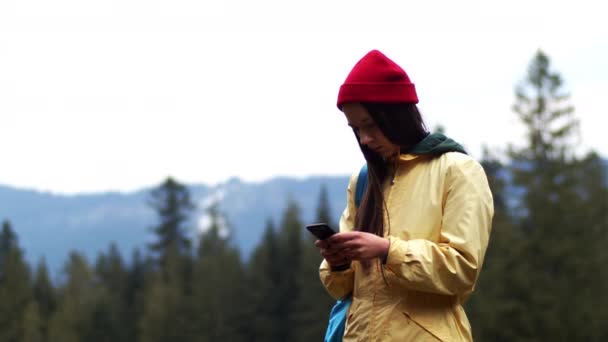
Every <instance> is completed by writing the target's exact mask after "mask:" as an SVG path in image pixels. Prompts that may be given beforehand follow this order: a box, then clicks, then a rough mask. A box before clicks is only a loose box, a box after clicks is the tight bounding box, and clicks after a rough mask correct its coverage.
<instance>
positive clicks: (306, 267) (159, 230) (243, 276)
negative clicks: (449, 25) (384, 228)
mask: <svg viewBox="0 0 608 342" xmlns="http://www.w3.org/2000/svg"><path fill="white" fill-rule="evenodd" d="M513 109H514V112H515V113H516V114H517V115H518V117H519V118H520V119H521V121H522V123H523V124H524V125H525V127H526V131H527V138H526V141H525V144H523V146H522V147H514V146H509V147H507V148H506V149H505V150H504V151H489V150H488V151H486V152H485V153H484V156H483V159H482V165H483V166H484V169H485V170H486V173H487V175H488V179H489V182H490V187H491V188H492V192H493V196H494V204H495V216H494V221H493V228H492V235H491V239H490V245H489V247H488V251H487V254H486V258H485V261H484V265H483V269H482V272H481V276H480V279H479V281H478V286H477V289H476V290H475V292H474V293H473V295H472V296H471V298H470V299H469V300H468V301H467V302H466V303H465V308H466V311H467V313H468V316H469V319H470V321H471V325H472V327H473V334H474V336H475V340H476V341H606V340H608V325H606V324H605V322H608V295H607V293H606V292H607V290H608V273H607V272H606V271H604V269H605V265H606V264H607V262H608V252H607V251H606V248H605V246H607V245H608V181H607V179H606V177H607V176H606V175H607V170H606V165H605V164H603V161H602V159H601V158H600V157H599V156H598V155H597V154H596V153H594V152H593V151H591V152H587V153H586V154H584V155H582V156H581V155H579V154H577V153H576V151H575V150H576V146H577V140H576V138H577V128H578V120H577V119H576V117H575V115H574V108H573V106H572V105H571V103H570V101H569V96H568V93H567V92H565V91H564V89H563V81H562V78H561V76H560V75H559V74H558V73H557V72H555V71H553V70H552V69H551V66H550V61H549V58H548V57H547V56H546V55H545V54H544V53H543V52H542V51H538V52H537V53H536V54H535V56H534V57H533V59H532V60H531V62H530V65H529V69H528V71H527V73H526V76H525V78H524V79H523V80H522V82H521V83H520V84H519V85H518V87H517V88H516V100H515V104H514V106H513ZM149 204H150V205H151V206H152V207H153V208H154V209H155V211H156V213H157V222H156V225H155V227H154V236H155V240H154V242H153V243H151V244H150V245H149V246H147V248H146V249H145V250H143V251H142V250H139V249H135V250H134V251H133V255H132V257H131V261H130V262H129V263H127V262H125V260H124V258H123V256H121V254H120V252H119V250H118V248H117V247H116V245H114V244H111V245H110V246H108V249H107V250H106V251H103V252H101V253H100V254H99V255H98V257H97V258H96V260H94V262H93V263H89V261H88V260H86V258H85V257H84V256H83V255H81V254H80V253H78V252H75V251H72V252H70V254H69V256H68V259H67V261H66V263H65V267H64V279H63V281H61V282H60V283H53V282H52V281H51V280H50V278H49V273H48V270H47V268H46V265H45V263H44V261H41V262H40V263H39V264H38V265H36V266H35V267H32V266H31V265H29V264H28V263H27V262H26V261H25V259H24V255H23V253H24V251H23V250H22V249H21V248H20V246H19V242H18V237H17V235H16V233H15V230H14V228H13V227H12V226H11V223H10V221H8V220H5V221H4V222H3V223H2V230H1V232H0V342H4V341H11V342H12V341H16V342H17V341H18V342H34V341H53V342H54V341H62V342H71V341H91V342H95V341H118V342H120V341H129V342H132V341H141V342H156V341H158V342H161V341H167V342H168V341H171V342H179V341H320V340H322V337H323V334H324V331H325V327H326V325H327V318H328V314H329V310H330V308H331V306H332V304H333V300H332V299H331V298H330V297H329V295H328V294H327V293H326V292H325V290H324V288H323V287H322V286H321V283H320V281H319V277H318V266H319V264H320V262H321V257H320V255H319V253H318V250H317V249H316V248H315V247H314V245H313V238H312V236H310V235H309V234H308V233H307V232H305V231H304V229H303V226H304V224H305V223H303V222H302V220H301V215H300V210H299V207H298V203H297V200H296V199H294V198H291V199H289V200H288V201H287V203H286V204H285V208H284V212H283V214H282V217H281V219H280V220H279V221H277V222H275V221H273V220H272V219H268V221H267V222H266V229H265V231H264V236H263V238H262V240H261V242H260V243H259V245H258V246H257V247H256V249H255V250H254V252H253V254H252V255H251V257H250V258H249V259H248V260H247V261H244V260H243V258H242V256H241V255H240V253H239V250H238V249H237V248H236V247H235V246H234V245H233V244H232V243H231V239H230V236H231V235H230V227H227V226H226V225H225V220H224V218H223V215H222V213H221V212H220V210H219V209H218V207H217V206H216V205H212V206H210V207H209V208H208V214H209V216H210V218H211V220H210V222H211V223H210V225H209V227H208V229H207V230H206V231H205V232H204V234H201V235H200V237H199V238H198V240H197V241H192V239H190V238H189V237H188V236H189V233H188V231H189V229H190V227H188V222H189V221H190V220H189V218H190V217H191V215H192V213H193V209H194V205H193V202H192V200H191V198H190V193H189V191H188V189H187V187H185V186H184V185H183V184H181V183H179V182H178V181H176V180H174V179H172V178H168V179H166V180H165V181H163V182H162V183H161V184H160V185H159V186H158V187H157V188H155V189H154V190H153V191H152V192H151V193H150V196H149ZM330 212H331V210H330V208H329V201H328V195H327V191H326V189H325V188H324V187H322V188H321V189H320V191H319V199H318V206H317V213H316V221H318V222H330V223H333V224H332V225H333V226H337V222H336V221H337V218H334V217H330Z"/></svg>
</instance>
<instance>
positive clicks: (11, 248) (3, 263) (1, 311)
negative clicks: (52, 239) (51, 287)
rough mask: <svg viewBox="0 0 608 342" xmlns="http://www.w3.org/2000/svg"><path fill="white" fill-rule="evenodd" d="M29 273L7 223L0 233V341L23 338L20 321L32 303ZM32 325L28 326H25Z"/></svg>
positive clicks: (22, 322) (15, 237)
mask: <svg viewBox="0 0 608 342" xmlns="http://www.w3.org/2000/svg"><path fill="white" fill-rule="evenodd" d="M30 277H31V275H30V269H29V266H28V265H27V263H26V261H25V260H24V258H23V252H22V251H21V248H20V247H19V245H18V240H17V235H16V234H15V233H14V231H13V229H12V227H11V224H10V222H9V221H4V222H3V223H2V231H1V232H0V341H19V340H21V339H23V338H24V333H25V332H24V328H25V326H24V318H25V315H26V313H27V312H26V308H27V306H28V304H30V303H31V302H33V297H32V291H31V284H30ZM28 323H32V322H28Z"/></svg>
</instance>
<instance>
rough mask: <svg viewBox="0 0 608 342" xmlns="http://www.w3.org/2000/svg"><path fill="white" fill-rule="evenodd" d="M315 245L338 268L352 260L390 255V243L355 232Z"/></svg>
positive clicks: (373, 235)
mask: <svg viewBox="0 0 608 342" xmlns="http://www.w3.org/2000/svg"><path fill="white" fill-rule="evenodd" d="M315 245H316V246H317V247H319V248H320V249H321V255H323V257H324V258H325V260H327V262H328V263H329V264H330V265H332V266H338V265H343V264H346V263H348V262H350V261H352V260H367V259H373V258H382V257H384V256H385V255H386V254H387V253H388V249H389V245H390V242H389V241H388V239H385V238H382V237H379V236H377V235H375V234H372V233H365V232H357V231H354V232H343V233H338V234H334V235H332V236H331V237H329V238H327V239H326V240H323V241H321V240H318V241H317V242H316V243H315Z"/></svg>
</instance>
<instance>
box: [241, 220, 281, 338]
mask: <svg viewBox="0 0 608 342" xmlns="http://www.w3.org/2000/svg"><path fill="white" fill-rule="evenodd" d="M279 253H280V252H279V241H278V237H277V231H276V228H275V225H274V223H273V221H272V219H268V220H267V221H266V228H265V230H264V234H263V236H262V240H261V242H260V244H259V245H258V246H257V247H256V249H255V250H254V251H253V254H252V256H251V259H250V261H249V265H248V268H247V269H248V274H249V276H248V277H249V284H250V293H251V295H252V296H251V308H252V313H251V315H252V317H251V322H252V324H251V328H252V331H251V335H250V338H249V340H251V341H269V342H275V341H276V342H279V341H281V339H280V330H279V325H278V324H277V322H278V320H279V318H280V315H281V314H282V311H281V305H282V303H281V298H280V297H279V296H278V295H277V287H278V286H279V284H280V283H281V277H282V273H283V271H284V270H282V269H281V267H282V265H280V263H279V260H280V256H279Z"/></svg>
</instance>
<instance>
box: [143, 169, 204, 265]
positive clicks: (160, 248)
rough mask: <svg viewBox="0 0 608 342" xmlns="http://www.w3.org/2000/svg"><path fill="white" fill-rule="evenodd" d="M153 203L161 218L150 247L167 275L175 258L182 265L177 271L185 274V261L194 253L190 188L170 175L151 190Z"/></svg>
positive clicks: (192, 208) (192, 205)
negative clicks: (190, 230) (190, 222)
mask: <svg viewBox="0 0 608 342" xmlns="http://www.w3.org/2000/svg"><path fill="white" fill-rule="evenodd" d="M150 205H151V206H152V207H153V208H154V209H155V210H156V212H157V214H158V218H159V221H160V222H159V223H158V224H157V225H156V227H155V228H154V232H155V233H156V237H157V241H156V242H155V243H154V244H152V245H151V246H150V248H151V250H152V252H155V253H157V254H158V256H159V264H160V267H161V269H162V270H163V272H164V273H165V274H164V276H165V277H167V276H168V274H167V268H168V267H169V266H168V264H169V263H170V262H176V263H177V265H176V267H178V268H183V269H181V270H180V271H179V272H178V274H181V275H182V276H186V274H187V273H188V270H187V269H186V268H187V265H186V264H182V263H183V262H184V261H185V260H184V259H189V258H190V256H191V250H190V247H191V241H190V239H189V238H188V227H187V225H188V222H189V220H190V218H191V217H190V216H191V214H192V211H193V210H194V208H195V206H194V204H193V202H192V199H191V198H190V191H189V190H188V188H187V187H186V186H184V185H183V184H180V183H179V182H177V181H175V180H174V179H173V178H171V177H169V178H167V179H166V180H165V181H164V182H163V183H162V184H161V185H160V186H159V187H158V188H156V189H154V190H153V191H152V192H151V197H150ZM169 259H172V260H169Z"/></svg>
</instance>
